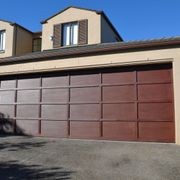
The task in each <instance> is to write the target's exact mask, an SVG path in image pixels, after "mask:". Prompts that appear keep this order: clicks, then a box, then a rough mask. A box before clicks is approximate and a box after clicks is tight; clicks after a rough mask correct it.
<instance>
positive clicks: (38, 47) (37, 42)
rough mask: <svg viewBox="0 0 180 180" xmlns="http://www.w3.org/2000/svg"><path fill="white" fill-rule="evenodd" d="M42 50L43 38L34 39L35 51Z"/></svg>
mask: <svg viewBox="0 0 180 180" xmlns="http://www.w3.org/2000/svg"><path fill="white" fill-rule="evenodd" d="M37 51H41V38H37V39H33V52H37Z"/></svg>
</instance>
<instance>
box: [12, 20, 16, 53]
mask: <svg viewBox="0 0 180 180" xmlns="http://www.w3.org/2000/svg"><path fill="white" fill-rule="evenodd" d="M12 26H14V38H13V39H14V42H13V56H16V54H17V25H16V24H15V23H14V24H12Z"/></svg>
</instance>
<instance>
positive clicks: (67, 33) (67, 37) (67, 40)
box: [63, 22, 78, 46]
mask: <svg viewBox="0 0 180 180" xmlns="http://www.w3.org/2000/svg"><path fill="white" fill-rule="evenodd" d="M77 44H78V23H77V22H73V23H67V24H63V46H70V45H77Z"/></svg>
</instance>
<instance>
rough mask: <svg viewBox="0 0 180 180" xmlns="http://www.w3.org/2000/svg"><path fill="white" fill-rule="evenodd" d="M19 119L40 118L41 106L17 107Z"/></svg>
mask: <svg viewBox="0 0 180 180" xmlns="http://www.w3.org/2000/svg"><path fill="white" fill-rule="evenodd" d="M17 117H18V118H20V117H21V118H38V117H39V105H17Z"/></svg>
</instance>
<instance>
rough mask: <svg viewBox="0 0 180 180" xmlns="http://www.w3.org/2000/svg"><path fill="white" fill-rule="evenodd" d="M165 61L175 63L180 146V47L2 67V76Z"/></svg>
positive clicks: (176, 108)
mask: <svg viewBox="0 0 180 180" xmlns="http://www.w3.org/2000/svg"><path fill="white" fill-rule="evenodd" d="M165 62H172V63H173V79H174V102H175V127H176V143H177V144H179V145H180V110H179V107H180V48H173V49H161V50H148V51H138V52H126V53H117V54H107V55H98V56H87V57H74V58H68V59H63V58H62V59H57V60H48V61H39V62H28V63H20V64H11V65H1V66H0V75H5V74H20V73H28V72H29V73H35V72H43V71H62V70H70V69H82V68H83V69H84V68H95V67H107V66H108V67H110V66H111V67H113V66H123V65H138V64H139V65H140V64H154V63H165Z"/></svg>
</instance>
